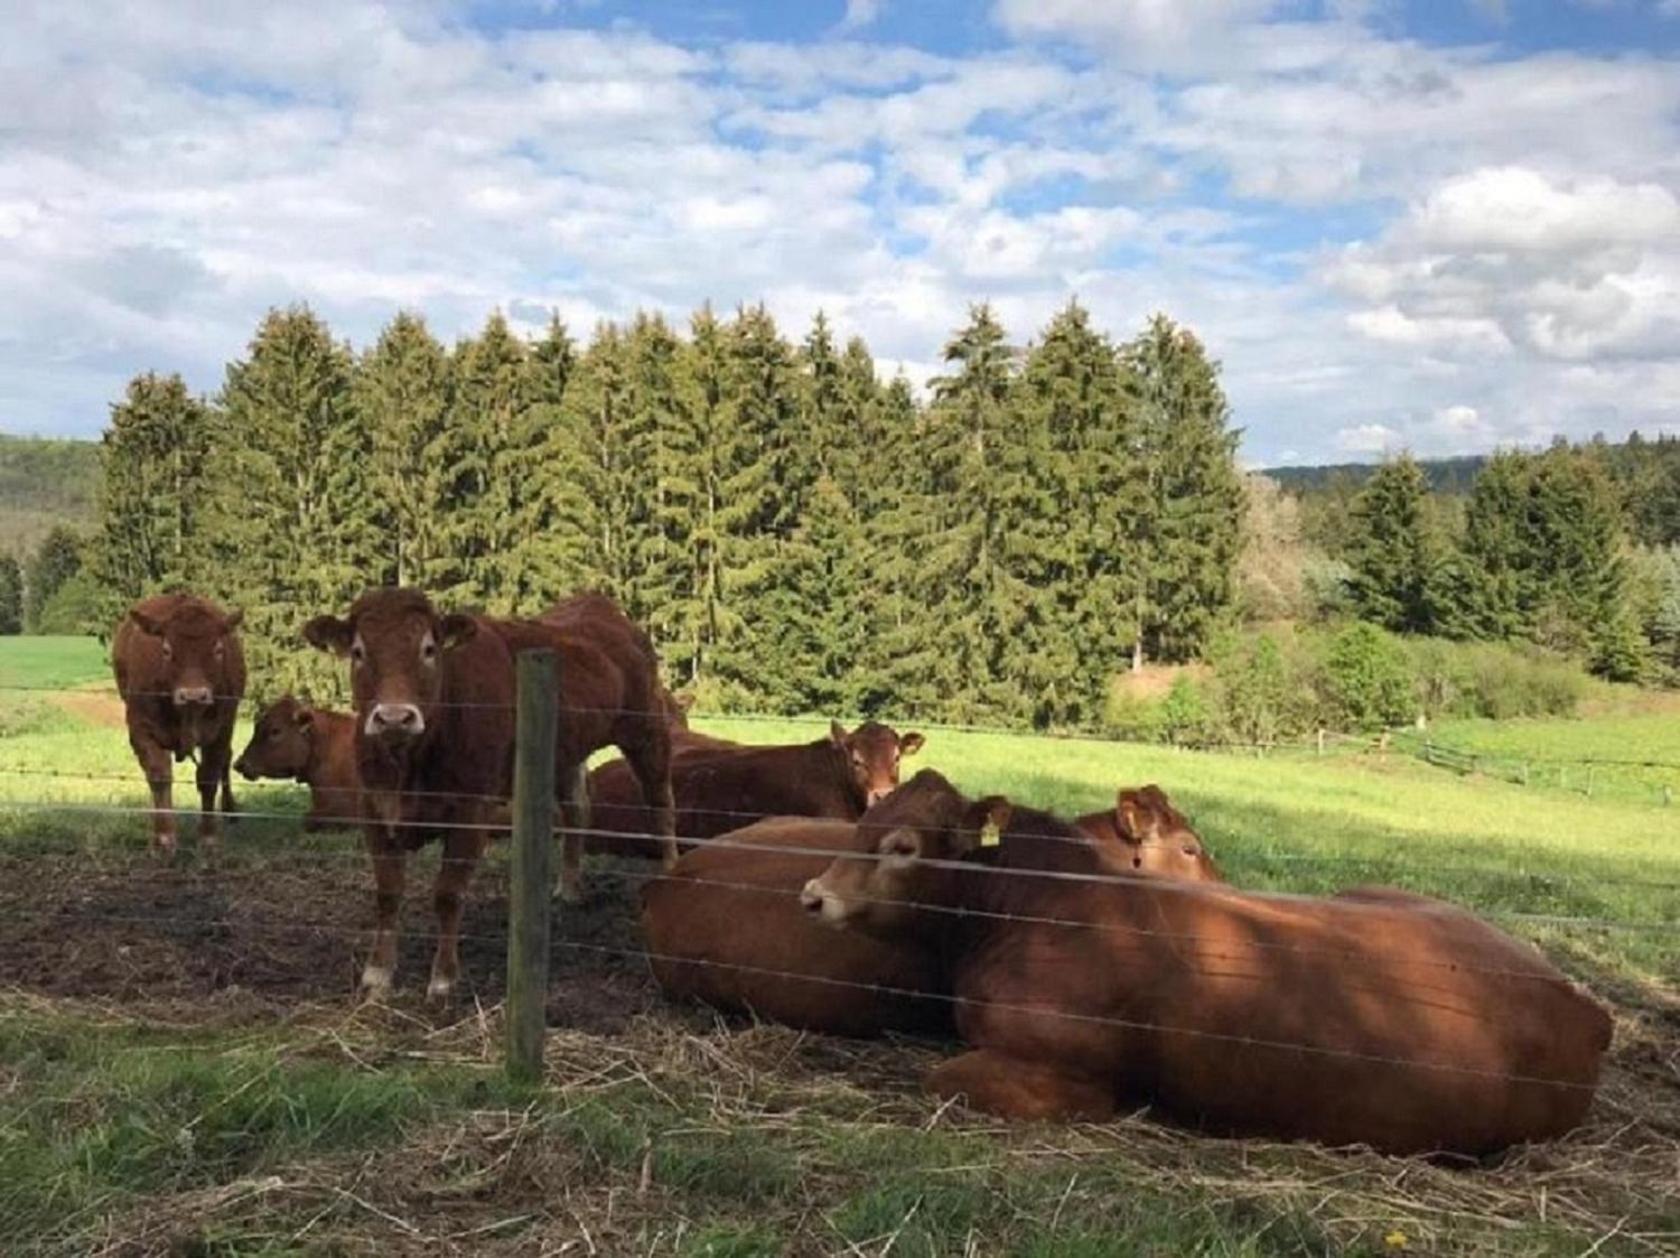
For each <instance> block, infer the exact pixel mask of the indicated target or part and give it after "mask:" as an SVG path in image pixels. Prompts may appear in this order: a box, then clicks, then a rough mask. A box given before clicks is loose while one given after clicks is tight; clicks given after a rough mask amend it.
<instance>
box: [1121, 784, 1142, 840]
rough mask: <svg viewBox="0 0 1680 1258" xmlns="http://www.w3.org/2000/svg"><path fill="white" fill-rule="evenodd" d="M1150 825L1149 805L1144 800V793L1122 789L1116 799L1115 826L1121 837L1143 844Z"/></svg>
mask: <svg viewBox="0 0 1680 1258" xmlns="http://www.w3.org/2000/svg"><path fill="white" fill-rule="evenodd" d="M1148 825H1149V806H1148V805H1147V804H1146V803H1144V802H1143V793H1142V792H1141V791H1134V790H1130V789H1127V790H1122V791H1121V792H1120V794H1119V795H1117V796H1116V797H1115V800H1114V828H1115V829H1116V830H1118V831H1119V832H1120V838H1121V839H1122V840H1123V841H1124V842H1127V843H1131V844H1134V845H1137V846H1141V845H1142V843H1143V836H1144V831H1145V830H1146V829H1147V828H1148Z"/></svg>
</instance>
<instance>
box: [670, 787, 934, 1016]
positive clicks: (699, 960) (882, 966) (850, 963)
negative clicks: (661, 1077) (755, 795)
mask: <svg viewBox="0 0 1680 1258" xmlns="http://www.w3.org/2000/svg"><path fill="white" fill-rule="evenodd" d="M857 835H858V831H857V827H856V826H855V825H854V824H853V823H851V822H849V821H832V820H824V819H815V818H803V817H773V818H770V819H769V820H766V821H760V822H758V823H757V824H755V825H751V826H748V827H746V828H745V829H741V830H733V831H730V832H729V833H728V834H727V835H724V836H722V838H721V839H720V842H722V843H724V844H726V845H727V846H721V847H713V846H710V845H708V846H706V847H702V848H697V849H695V850H692V851H689V852H687V853H685V854H684V855H683V858H682V859H681V860H679V861H678V862H677V867H676V869H675V870H674V871H672V872H671V873H670V874H668V875H667V876H665V877H663V878H658V879H655V880H652V881H650V882H648V883H646V884H645V885H644V886H643V887H642V929H643V932H644V934H645V936H646V938H647V946H648V951H649V953H650V954H652V960H651V964H652V967H653V976H654V978H655V979H656V980H658V982H659V985H660V987H661V988H662V989H663V990H664V992H665V994H666V995H667V996H671V997H673V998H678V999H688V1000H697V1001H701V1002H703V1003H705V1004H708V1005H711V1006H712V1007H713V1008H716V1009H721V1010H725V1011H727V1012H731V1013H746V1014H753V1015H756V1016H758V1017H761V1018H766V1019H769V1020H770V1021H773V1022H780V1023H783V1024H785V1025H787V1026H794V1027H802V1028H805V1029H807V1030H812V1031H827V1032H829V1033H831V1034H834V1035H857V1036H864V1035H877V1034H880V1033H881V1032H883V1031H888V1030H895V1031H921V1032H947V1031H949V1029H950V1024H951V1007H950V1001H949V999H948V998H947V997H946V996H945V993H946V990H947V989H946V985H945V983H944V981H943V980H942V979H941V977H940V967H939V964H938V958H937V957H936V956H935V955H934V954H933V953H932V952H930V951H928V950H927V949H924V948H920V947H916V946H904V945H901V944H894V943H890V942H885V941H881V940H877V939H874V938H871V937H870V936H868V935H864V934H857V933H846V934H836V933H835V932H834V931H832V930H829V929H827V928H826V927H824V926H823V925H821V924H820V923H818V922H815V921H812V920H810V917H809V915H808V914H807V913H806V912H805V910H804V909H803V908H802V907H801V906H800V902H799V892H800V888H801V887H803V886H804V885H805V883H806V882H807V881H808V880H809V879H811V878H813V877H815V876H816V875H817V874H820V873H821V872H822V871H823V870H824V869H825V868H827V866H828V864H829V862H830V860H832V859H833V857H832V855H831V854H832V853H833V852H836V851H848V850H851V849H852V848H853V847H854V845H855V844H856V843H857V842H858V837H857ZM813 849H814V853H813ZM881 988H885V989H891V990H877V989H881ZM906 992H928V993H930V996H929V998H927V999H916V998H915V997H913V996H908V995H905V994H903V993H906Z"/></svg>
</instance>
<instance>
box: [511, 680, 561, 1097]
mask: <svg viewBox="0 0 1680 1258" xmlns="http://www.w3.org/2000/svg"><path fill="white" fill-rule="evenodd" d="M558 670H559V665H558V663H557V662H556V660H555V656H554V652H553V651H521V652H520V653H519V661H518V679H519V701H518V711H517V718H518V724H517V741H516V742H515V744H514V767H513V864H512V869H511V871H510V874H511V881H510V885H509V888H508V970H507V1069H508V1075H509V1077H510V1078H512V1079H514V1080H516V1081H517V1082H520V1083H535V1082H536V1081H537V1080H539V1079H540V1078H542V1065H543V1029H544V1017H543V1012H544V1007H545V1005H546V1004H547V1002H548V944H549V941H548V930H549V894H550V891H551V885H550V884H551V881H552V880H551V878H550V876H549V853H550V851H552V849H553V847H554V744H555V738H556V736H557V734H558V731H559V708H560V700H559V673H558Z"/></svg>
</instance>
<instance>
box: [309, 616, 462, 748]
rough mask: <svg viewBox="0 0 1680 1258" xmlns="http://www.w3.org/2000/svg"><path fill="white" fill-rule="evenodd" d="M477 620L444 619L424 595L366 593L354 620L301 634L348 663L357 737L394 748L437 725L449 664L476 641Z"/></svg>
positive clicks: (323, 621)
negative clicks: (454, 653)
mask: <svg viewBox="0 0 1680 1258" xmlns="http://www.w3.org/2000/svg"><path fill="white" fill-rule="evenodd" d="M477 631H478V624H477V622H476V621H474V620H473V618H472V617H471V616H467V615H463V614H461V613H459V612H453V613H450V614H448V615H443V614H441V613H439V612H438V611H437V609H436V608H434V607H433V606H432V601H431V600H430V599H429V598H427V597H426V596H425V595H424V594H422V593H421V592H420V591H419V590H410V589H381V590H368V591H367V592H366V593H364V594H363V595H362V596H361V597H360V598H358V599H357V600H356V601H355V602H354V603H352V604H351V605H350V612H349V614H348V615H346V616H343V617H339V616H332V615H326V616H317V617H315V619H314V620H311V621H310V622H309V623H308V624H307V625H305V626H304V627H303V636H304V639H305V640H306V641H308V642H309V644H310V645H311V646H314V647H318V648H319V649H321V650H323V651H331V652H332V653H333V654H335V655H338V656H342V657H343V658H345V659H348V660H349V661H350V693H351V694H352V695H353V696H354V698H355V701H356V718H357V731H358V733H359V734H360V735H361V736H362V737H364V738H373V739H378V740H379V741H380V742H382V743H384V744H385V745H387V746H389V747H392V748H400V747H403V746H406V745H409V744H412V743H414V742H416V741H417V740H419V739H420V738H422V737H424V735H425V733H426V730H427V729H428V728H429V727H430V726H432V725H435V724H436V722H437V718H438V711H437V705H438V702H439V700H440V699H441V698H442V696H443V676H444V657H445V656H446V655H447V654H448V653H449V652H450V651H452V650H454V649H455V648H456V647H459V646H460V645H462V644H463V643H465V642H468V641H470V640H471V639H472V637H473V635H474V634H475V633H476V632H477Z"/></svg>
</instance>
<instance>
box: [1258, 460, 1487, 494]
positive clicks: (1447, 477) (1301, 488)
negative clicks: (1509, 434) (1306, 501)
mask: <svg viewBox="0 0 1680 1258" xmlns="http://www.w3.org/2000/svg"><path fill="white" fill-rule="evenodd" d="M1486 462H1487V456H1486V455H1483V454H1470V455H1463V456H1461V457H1459V458H1455V459H1419V460H1418V466H1419V467H1421V468H1422V469H1423V474H1424V475H1425V476H1426V477H1428V478H1429V487H1430V488H1431V489H1433V490H1434V491H1435V492H1436V493H1441V494H1467V493H1469V492H1470V486H1471V484H1472V483H1473V482H1474V481H1475V479H1476V473H1477V472H1479V471H1481V470H1482V464H1484V463H1486ZM1380 466H1382V465H1381V464H1380V463H1326V464H1324V465H1322V466H1320V467H1267V468H1262V469H1261V471H1262V472H1264V473H1265V474H1266V475H1267V476H1270V477H1271V478H1272V479H1273V480H1275V481H1277V483H1278V484H1280V485H1282V486H1283V487H1284V488H1285V489H1288V490H1291V491H1292V492H1294V493H1298V494H1305V493H1312V492H1313V491H1314V490H1319V489H1328V488H1330V487H1331V486H1333V485H1337V484H1343V485H1347V486H1349V487H1350V488H1357V487H1358V486H1360V485H1363V484H1364V483H1365V481H1366V479H1367V478H1368V477H1369V476H1370V475H1371V473H1372V472H1374V471H1376V470H1377V468H1378V467H1380Z"/></svg>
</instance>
